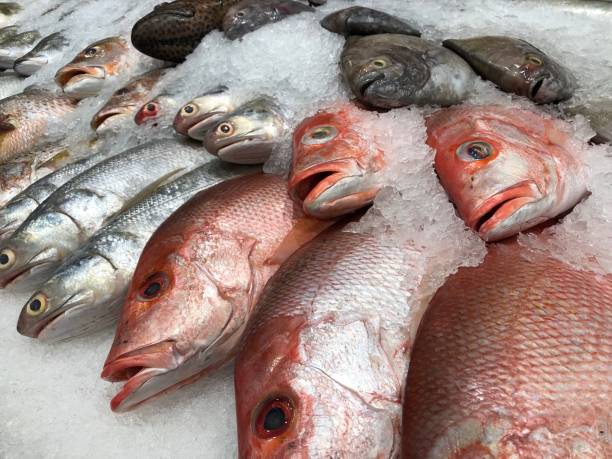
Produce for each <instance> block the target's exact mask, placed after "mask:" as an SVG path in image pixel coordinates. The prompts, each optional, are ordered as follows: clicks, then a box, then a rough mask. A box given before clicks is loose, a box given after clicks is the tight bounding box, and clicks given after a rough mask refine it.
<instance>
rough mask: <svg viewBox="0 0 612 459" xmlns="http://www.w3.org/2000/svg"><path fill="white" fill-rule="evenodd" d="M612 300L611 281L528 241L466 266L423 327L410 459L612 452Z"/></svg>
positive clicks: (415, 364)
mask: <svg viewBox="0 0 612 459" xmlns="http://www.w3.org/2000/svg"><path fill="white" fill-rule="evenodd" d="M611 305H612V278H611V277H610V276H607V277H603V278H602V277H597V276H596V275H594V274H593V273H589V272H585V271H576V270H574V269H572V268H571V267H569V266H567V265H564V264H562V263H561V262H559V261H556V260H554V259H551V258H547V257H546V256H545V255H543V254H533V253H528V252H527V250H526V249H524V248H521V247H520V246H518V244H516V243H511V244H510V245H509V246H502V245H497V246H492V247H491V248H490V253H489V255H488V256H487V258H486V260H485V262H484V263H483V264H482V265H481V266H479V267H477V268H461V269H460V270H459V272H458V273H457V274H455V275H454V276H453V277H451V278H450V279H449V280H448V281H447V283H446V284H445V285H444V286H443V287H442V288H441V289H440V290H439V291H438V293H437V294H436V296H435V297H434V299H433V301H432V302H431V306H430V309H429V310H428V312H427V314H426V315H425V318H424V319H423V322H422V324H421V327H420V329H419V332H418V336H417V340H416V343H415V347H414V351H413V354H412V362H411V366H410V371H409V375H408V380H407V384H406V397H405V406H404V446H403V457H406V458H412V457H415V458H428V457H436V458H438V457H464V456H460V452H462V453H463V454H465V455H466V457H467V455H468V454H469V452H474V451H480V452H481V453H482V457H490V456H489V455H492V456H494V457H506V455H508V456H512V455H516V456H517V457H593V458H595V457H597V458H603V457H610V455H611V454H612V435H611V434H610V428H611V426H612V418H610V410H609V407H610V406H612V389H611V386H610V382H609V381H610V379H611V378H612V333H611V330H612V307H611ZM602 426H603V427H602ZM601 429H603V431H601ZM494 430H497V431H498V433H497V434H495V435H493V433H492V432H493V431H494ZM487 432H488V434H487ZM600 432H601V433H600ZM458 454H459V456H458ZM470 457H471V456H470ZM479 457H480V456H479Z"/></svg>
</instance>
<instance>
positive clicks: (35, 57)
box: [13, 32, 68, 76]
mask: <svg viewBox="0 0 612 459" xmlns="http://www.w3.org/2000/svg"><path fill="white" fill-rule="evenodd" d="M66 46H68V41H67V40H66V38H65V37H64V36H63V35H62V34H61V33H60V32H56V33H52V34H51V35H49V36H47V37H45V38H43V39H42V40H41V42H40V43H38V44H37V45H36V46H35V47H34V49H32V50H31V51H30V52H29V53H27V54H25V55H24V56H22V57H20V58H19V59H17V60H16V61H15V65H14V67H13V68H14V69H15V72H17V73H19V74H20V75H23V76H30V75H33V74H34V73H36V72H38V71H39V70H40V69H41V68H43V67H44V66H45V65H47V64H48V63H49V61H50V60H51V59H52V58H53V57H54V56H56V55H57V56H59V52H60V51H61V50H62V49H63V48H65V47H66Z"/></svg>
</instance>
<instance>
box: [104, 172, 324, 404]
mask: <svg viewBox="0 0 612 459" xmlns="http://www.w3.org/2000/svg"><path fill="white" fill-rule="evenodd" d="M327 226H329V223H328V222H322V221H317V220H315V219H312V218H310V217H306V216H304V215H303V214H302V212H301V211H300V209H299V208H298V207H297V206H296V205H295V204H294V203H293V202H292V201H291V199H290V198H289V196H288V195H287V183H286V182H285V181H284V180H283V179H282V178H280V177H278V176H275V175H265V174H255V175H250V176H247V177H241V178H237V179H233V180H228V181H225V182H223V183H221V184H219V185H216V186H215V187H213V188H210V189H208V190H205V191H203V192H201V193H199V194H198V195H196V196H195V197H194V198H193V199H191V200H190V201H189V202H188V203H187V204H185V205H184V206H182V207H181V208H180V209H179V210H178V211H177V212H175V213H174V214H173V215H172V217H171V218H169V219H168V220H166V222H165V223H164V224H163V225H162V226H161V227H160V228H159V229H158V230H157V231H156V232H155V233H154V234H153V236H152V237H151V240H150V241H149V242H148V243H147V245H146V247H145V249H144V252H143V254H142V256H141V257H140V261H139V262H138V267H137V268H136V272H135V273H134V278H133V280H132V283H131V286H130V290H129V293H128V297H127V301H126V303H125V305H124V307H123V311H122V314H121V319H120V321H119V325H118V328H117V332H116V334H115V341H114V342H113V346H112V348H111V350H110V353H109V355H108V358H107V359H106V363H105V364H104V369H103V371H102V377H103V378H104V379H107V380H109V381H125V385H124V386H123V388H122V389H121V390H120V391H119V393H118V394H117V395H116V396H115V397H114V398H113V400H112V402H111V408H112V409H113V410H114V411H126V410H129V409H132V408H134V407H136V406H137V405H138V404H140V403H142V402H144V401H145V400H148V399H150V398H151V397H154V396H156V395H159V394H161V393H164V392H167V391H168V390H170V389H174V388H178V387H181V386H183V385H185V384H187V383H189V382H192V381H194V380H195V379H197V378H198V377H200V376H202V375H203V374H205V373H206V372H210V371H212V370H214V369H215V368H218V367H219V366H220V365H222V364H223V363H225V362H227V361H228V360H229V359H230V358H231V357H232V356H233V354H234V352H235V349H236V345H237V343H238V341H239V339H240V336H241V334H242V331H243V330H244V327H245V325H246V321H247V320H248V317H249V315H250V314H251V312H252V310H253V308H254V306H255V304H256V303H257V300H258V298H259V296H260V295H261V293H262V291H263V288H264V286H265V285H266V283H267V281H268V279H269V278H270V276H272V274H274V272H275V271H276V270H277V269H278V267H279V265H280V264H281V263H282V262H283V261H284V260H285V259H286V258H287V257H288V256H289V255H290V254H291V253H292V252H293V251H295V250H296V249H297V248H299V247H300V246H301V245H302V244H304V243H306V242H308V241H309V240H310V239H312V238H313V237H315V236H316V235H317V234H318V233H320V232H321V231H323V230H324V229H325V228H326V227H327Z"/></svg>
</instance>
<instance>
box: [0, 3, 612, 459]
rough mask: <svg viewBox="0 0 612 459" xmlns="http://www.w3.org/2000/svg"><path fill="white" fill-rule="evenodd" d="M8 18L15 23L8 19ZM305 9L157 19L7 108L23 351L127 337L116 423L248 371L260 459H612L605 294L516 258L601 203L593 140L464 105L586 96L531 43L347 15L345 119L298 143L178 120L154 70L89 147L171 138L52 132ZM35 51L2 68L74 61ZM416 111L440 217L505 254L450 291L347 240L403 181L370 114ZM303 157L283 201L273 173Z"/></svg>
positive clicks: (340, 29)
mask: <svg viewBox="0 0 612 459" xmlns="http://www.w3.org/2000/svg"><path fill="white" fill-rule="evenodd" d="M311 3H312V4H315V3H316V4H319V3H321V2H311ZM5 5H6V6H5ZM8 5H11V4H0V13H2V14H5V15H10V14H15V13H17V12H18V9H17V7H14V6H8ZM313 11H315V9H314V8H313V6H312V5H310V4H308V5H307V4H305V3H300V2H298V1H292V0H265V1H261V2H255V1H252V0H243V1H240V2H220V1H213V0H210V1H209V0H203V1H194V0H178V1H175V2H171V3H164V4H162V5H159V6H158V7H156V8H155V10H154V11H153V12H151V13H150V14H148V15H147V16H145V17H144V18H142V19H141V20H139V21H138V22H137V23H136V24H135V25H134V27H133V30H132V37H131V41H132V44H130V43H129V42H128V40H127V39H126V38H124V37H119V36H118V37H108V38H105V39H102V40H98V41H95V42H93V43H91V44H88V45H87V46H86V47H84V48H83V49H82V51H81V52H80V53H79V54H78V55H77V56H76V57H75V58H74V59H73V60H72V61H71V62H69V63H67V64H66V65H64V66H63V67H62V68H61V69H60V70H59V71H58V72H57V74H56V76H55V83H56V84H57V86H58V88H59V90H58V91H51V90H49V89H43V88H38V87H33V88H29V89H27V90H25V91H23V92H22V93H20V94H17V95H14V96H11V97H9V98H7V99H4V100H0V161H1V164H0V170H2V175H1V176H0V186H1V187H2V191H1V192H0V202H1V203H2V205H3V208H2V209H0V286H1V287H2V288H8V287H10V288H16V289H26V290H27V291H28V292H32V293H31V296H30V298H29V299H28V301H27V302H26V304H25V305H24V306H23V309H22V312H21V315H20V317H19V321H18V324H17V331H18V332H19V333H21V334H22V335H25V336H28V337H31V338H37V339H39V340H41V341H54V340H65V339H70V338H73V337H75V336H82V335H86V334H89V333H92V332H94V331H97V330H100V329H102V328H104V327H108V326H109V325H116V333H115V339H114V342H113V345H112V347H111V349H110V351H109V354H108V357H107V360H106V362H105V363H104V365H103V369H102V377H103V378H104V379H106V380H109V381H115V382H124V384H123V386H122V388H121V389H120V391H119V392H118V394H117V395H116V396H115V397H114V398H113V399H112V401H111V408H112V410H113V411H127V410H131V409H134V408H136V407H137V406H139V405H140V404H142V403H143V402H146V401H148V400H151V399H152V398H155V397H158V396H160V395H162V394H165V393H167V392H168V391H170V390H174V389H177V388H180V387H182V386H184V385H186V384H188V383H191V382H193V381H195V380H197V379H199V378H202V377H205V376H206V375H210V374H211V373H213V372H215V371H216V370H218V369H219V368H220V367H222V366H223V365H225V364H226V363H227V362H230V361H232V360H233V359H234V358H236V360H235V362H236V363H235V387H236V401H237V420H238V442H239V450H240V456H241V457H245V458H268V457H270V458H272V457H273V458H280V457H399V456H400V455H401V456H402V457H406V458H412V457H414V458H423V457H525V458H531V457H612V437H611V435H610V429H609V426H610V425H611V424H612V419H611V418H610V407H611V406H612V388H611V385H610V380H611V379H612V342H611V341H612V334H611V333H612V276H611V275H609V274H607V275H603V276H598V275H596V274H595V273H592V272H589V271H579V270H577V269H576V268H574V267H570V266H569V265H566V264H564V263H563V262H561V261H559V260H556V259H555V258H552V257H551V256H549V255H547V254H542V253H535V252H533V251H530V250H529V249H527V248H526V247H524V246H523V245H521V244H519V243H518V242H517V240H516V237H515V236H516V235H517V234H518V233H520V232H524V231H531V232H532V233H534V234H539V233H540V232H541V231H542V227H543V225H554V224H555V223H556V222H557V221H558V219H559V218H560V217H561V216H562V215H564V214H565V213H567V212H570V211H571V209H572V208H573V207H574V206H576V205H577V204H578V203H580V202H581V201H582V200H584V199H588V193H589V190H588V187H587V184H588V172H587V170H586V167H585V164H584V162H583V160H582V158H581V157H580V154H579V150H580V142H579V141H578V140H577V139H575V138H574V137H573V136H572V134H571V130H570V129H569V127H568V125H567V123H565V122H564V121H562V120H560V119H554V118H552V117H550V116H548V115H545V114H543V113H542V112H540V111H538V110H537V109H536V107H535V106H533V107H530V108H516V107H502V106H496V105H486V106H484V105H468V104H462V103H463V102H465V101H467V100H468V99H469V97H470V94H471V91H473V87H474V85H475V83H476V81H477V80H478V78H479V76H480V77H482V78H484V79H488V80H490V81H491V82H492V83H494V84H495V85H496V86H497V87H499V88H500V89H501V90H502V91H505V92H508V93H512V94H514V95H516V96H519V97H524V98H526V100H525V104H553V103H557V102H561V101H565V100H568V99H570V98H571V97H572V95H573V93H574V91H575V89H576V86H577V81H576V79H575V77H574V76H573V75H572V74H571V73H570V72H569V71H568V70H567V69H565V68H564V67H563V66H562V65H561V64H560V63H558V62H556V61H555V60H553V59H552V58H550V57H549V56H547V55H546V53H544V52H543V51H541V50H540V49H538V48H536V47H535V46H533V45H532V44H530V43H528V42H526V41H524V40H521V39H517V38H511V37H502V36H488V37H474V38H469V39H448V40H445V41H444V42H443V43H442V44H439V43H434V42H432V41H428V40H425V39H422V38H420V33H419V31H418V30H417V28H416V27H415V26H413V25H411V24H409V23H408V22H406V21H404V20H402V19H400V18H397V17H395V16H392V15H389V14H387V13H384V12H381V11H377V10H373V9H370V8H365V7H361V6H353V7H350V8H347V9H343V10H340V11H337V12H335V13H333V14H331V15H328V16H327V17H325V18H324V19H323V20H322V21H321V25H322V27H323V28H325V29H327V30H328V31H330V32H332V33H335V34H340V35H342V36H344V37H346V41H345V44H344V48H343V51H342V55H341V57H340V62H339V65H340V69H341V72H342V75H343V78H344V80H345V82H346V87H347V88H348V89H349V90H350V91H351V93H352V95H353V96H354V98H353V100H351V101H342V102H341V103H337V104H335V105H333V106H330V107H320V110H319V111H318V112H317V113H315V114H312V116H310V117H307V118H305V119H301V120H294V119H292V117H291V114H290V113H288V111H287V110H285V109H284V108H283V101H278V100H275V99H273V98H271V97H268V96H267V95H252V96H251V97H249V98H248V99H246V100H244V98H243V97H242V96H240V95H239V93H240V91H238V88H228V87H225V86H219V87H216V88H215V89H213V90H211V91H207V92H205V93H203V94H200V95H195V94H194V95H193V96H195V97H193V99H192V100H190V101H188V102H187V103H182V101H178V100H177V99H176V97H175V96H173V95H172V94H169V93H164V92H158V90H157V89H156V88H157V85H158V83H159V82H160V81H162V80H163V78H164V75H166V74H167V72H168V70H167V67H166V66H165V65H166V64H162V63H159V67H158V68H155V69H153V70H151V71H149V72H146V73H144V74H142V75H140V76H137V77H136V78H132V79H129V81H127V82H126V83H125V84H123V86H122V87H121V88H120V89H118V90H116V91H115V92H113V94H112V95H111V96H110V98H109V99H108V101H107V103H106V104H105V105H104V106H103V107H101V108H100V109H99V110H98V111H97V113H95V115H94V116H93V118H92V119H91V123H90V125H91V128H92V132H91V134H92V135H93V133H94V132H95V137H96V138H98V139H104V138H109V137H112V136H113V135H114V133H116V132H117V129H123V128H125V126H126V125H128V126H129V129H137V128H136V125H139V126H148V127H150V128H162V129H161V130H162V131H164V132H167V129H168V128H170V127H172V126H173V127H174V129H175V131H176V133H177V135H173V136H170V137H169V138H168V137H166V138H162V139H161V140H155V141H152V142H148V143H144V144H140V145H136V146H133V147H132V148H128V149H126V150H124V151H116V150H114V149H113V148H110V149H104V148H98V147H96V145H97V144H96V143H95V142H90V143H89V144H88V145H87V146H86V147H82V146H81V147H80V148H75V145H71V144H70V142H69V140H68V139H67V138H61V137H60V138H53V137H49V136H48V135H47V133H48V131H49V129H50V126H51V125H52V124H53V123H55V124H57V123H61V122H63V120H66V119H68V118H69V117H70V116H71V115H72V114H73V112H74V111H75V110H76V108H77V107H78V106H79V104H83V103H86V102H87V99H91V98H92V97H96V96H99V95H100V94H104V93H105V91H107V90H108V89H109V88H113V86H112V84H111V83H110V82H112V80H113V78H114V77H115V76H116V75H117V74H118V73H120V72H121V71H122V69H124V68H125V66H126V65H128V63H129V62H130V61H131V60H133V59H134V57H133V56H134V53H135V51H134V49H133V47H135V48H136V49H138V50H140V51H141V52H143V53H145V54H147V55H149V56H151V57H154V58H157V59H161V60H165V61H171V62H175V63H176V62H181V61H183V60H184V59H185V57H186V56H187V55H188V54H189V53H191V52H192V51H193V50H194V49H195V48H196V47H197V46H198V44H199V42H200V41H201V40H202V38H203V37H204V36H205V35H206V34H208V33H209V32H211V31H213V30H215V29H219V28H222V29H223V30H224V32H225V35H226V36H227V37H228V38H229V39H231V40H236V39H240V38H241V37H243V36H244V35H245V34H247V33H249V32H252V31H254V30H256V29H258V28H260V27H263V26H265V25H266V24H270V23H273V22H277V21H280V20H282V19H283V18H285V17H287V16H289V15H293V14H300V13H309V14H310V13H312V12H313ZM35 35H36V34H35V33H31V32H22V33H19V29H18V28H17V27H15V26H9V27H6V28H4V29H1V30H0V51H2V53H4V52H5V51H6V55H7V57H6V62H7V64H6V65H4V64H2V62H3V59H4V58H3V57H2V56H3V55H4V54H2V53H0V65H4V67H3V68H7V69H8V68H10V67H13V68H14V69H15V71H16V72H18V73H21V74H24V75H28V74H32V73H34V71H36V70H37V69H39V68H41V67H42V66H43V65H44V64H45V63H46V62H47V60H48V57H47V53H51V52H58V51H59V50H61V49H62V47H63V46H65V45H64V44H63V39H62V36H61V35H60V34H54V35H52V36H49V37H47V38H45V39H43V40H42V41H41V42H39V43H38V45H36V47H34V49H32V50H30V51H29V52H28V53H27V54H25V55H23V53H24V52H25V51H27V50H29V47H30V46H31V45H33V44H34V43H35V42H36V41H37V40H38V39H39V38H40V37H38V36H35ZM5 43H11V46H4V44H5ZM132 45H133V47H132ZM21 56H23V57H21ZM9 61H10V65H9V64H8V63H9ZM156 92H157V93H156ZM414 106H421V107H422V106H428V107H429V108H428V109H427V117H426V121H425V122H426V129H427V140H426V144H423V145H422V148H423V149H424V150H426V149H427V148H431V151H432V152H433V155H434V156H432V161H431V165H432V166H433V168H434V169H435V172H436V173H437V176H438V178H439V181H440V183H441V185H442V187H443V188H444V190H445V191H446V193H447V195H448V198H449V200H450V201H452V202H453V204H454V205H455V208H456V211H457V214H458V215H459V216H460V217H461V219H463V221H464V222H465V225H466V226H467V227H469V228H470V229H471V230H472V231H473V232H474V234H477V235H478V236H479V237H480V238H481V239H482V240H484V241H487V242H488V243H490V244H488V254H487V256H486V259H485V260H484V262H483V263H482V264H481V265H480V266H477V267H471V268H468V267H464V268H461V269H459V271H458V272H457V273H456V274H454V275H452V276H451V277H450V278H449V279H448V280H447V281H446V283H445V284H444V285H443V286H441V287H440V288H439V289H438V290H437V292H436V289H435V288H434V289H433V290H432V291H429V290H428V288H426V286H427V285H428V282H430V281H429V279H430V278H431V277H434V275H433V273H432V272H431V270H432V269H431V267H430V266H428V265H427V264H426V263H424V261H423V260H424V259H426V258H427V254H426V253H424V247H423V246H422V244H419V243H417V242H416V241H415V240H405V239H402V238H401V237H399V236H398V235H397V228H395V229H393V228H391V229H389V236H388V237H385V238H380V237H374V236H373V235H372V234H367V233H365V232H360V231H357V230H355V229H354V226H353V225H354V223H355V222H356V221H359V220H360V218H362V215H363V213H364V209H367V208H368V207H369V206H370V205H372V203H374V202H376V201H377V199H378V197H379V196H380V195H381V194H383V193H382V192H381V190H383V189H385V187H390V186H392V185H393V183H392V181H391V179H390V177H391V176H392V175H393V172H394V169H396V168H397V167H398V163H397V161H396V158H394V157H393V155H392V154H391V152H390V151H388V150H387V149H386V148H385V143H384V142H381V141H380V139H377V138H376V136H375V133H373V132H370V131H369V130H368V129H367V127H365V124H364V122H363V119H364V117H367V116H368V115H364V114H366V113H367V114H372V113H373V112H374V111H376V110H379V111H385V110H386V111H388V110H392V112H396V111H399V110H405V109H403V108H402V107H414ZM431 106H435V108H431ZM593 107H595V105H593V104H590V105H589V107H588V108H585V107H580V106H570V105H568V106H567V110H568V111H571V112H572V113H585V114H587V115H588V116H589V118H590V119H591V121H592V126H593V128H594V129H595V130H596V131H597V137H596V138H594V139H593V141H594V142H609V141H610V131H611V129H610V117H609V113H610V111H609V110H606V109H605V107H606V102H605V101H603V102H602V104H601V105H597V107H600V108H601V109H600V110H595V111H592V110H593ZM132 120H133V121H134V124H133V126H132ZM289 137H290V138H291V151H292V163H291V167H290V170H289V171H288V172H289V174H288V175H289V177H288V180H287V179H285V178H284V177H281V176H278V175H274V174H264V173H262V172H261V168H260V167H259V165H261V164H263V163H265V162H266V161H267V160H268V159H269V158H270V157H271V155H273V154H274V152H275V151H277V150H278V149H282V148H283V147H284V146H286V145H285V143H286V141H287V139H288V138H289ZM90 140H91V139H90ZM83 151H85V153H83ZM75 152H76V153H75ZM430 170H431V168H430ZM421 224H422V225H426V224H427V222H425V221H423V222H421ZM498 241H501V242H498Z"/></svg>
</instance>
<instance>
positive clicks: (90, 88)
mask: <svg viewBox="0 0 612 459" xmlns="http://www.w3.org/2000/svg"><path fill="white" fill-rule="evenodd" d="M131 59H133V56H132V52H131V49H130V46H129V44H128V42H127V41H126V40H125V39H123V38H121V37H109V38H105V39H103V40H100V41H97V42H95V43H92V44H91V45H89V46H87V48H85V49H84V50H83V51H81V52H80V53H79V54H77V56H76V57H75V58H74V59H73V60H72V61H71V62H70V63H69V64H67V65H65V66H64V67H62V68H61V69H59V70H58V71H57V73H56V75H55V81H56V83H57V84H58V86H59V87H60V88H62V90H63V91H64V93H65V94H67V95H69V96H71V97H75V98H77V99H84V98H86V97H93V96H97V95H98V94H99V93H100V91H102V89H103V88H104V87H105V85H107V84H108V81H109V80H110V79H111V78H113V77H116V76H117V75H119V74H120V73H122V72H124V71H125V70H126V68H127V67H129V65H130V60H131Z"/></svg>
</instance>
